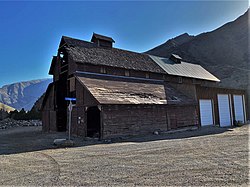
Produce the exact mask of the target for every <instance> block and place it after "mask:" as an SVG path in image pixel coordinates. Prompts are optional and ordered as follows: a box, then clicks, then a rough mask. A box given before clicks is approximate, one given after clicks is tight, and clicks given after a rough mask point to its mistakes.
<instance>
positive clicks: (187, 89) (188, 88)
mask: <svg viewBox="0 0 250 187" xmlns="http://www.w3.org/2000/svg"><path fill="white" fill-rule="evenodd" d="M169 84H170V85H171V86H172V87H173V88H175V89H176V90H178V91H180V92H182V93H183V94H185V95H187V96H189V97H190V98H192V99H194V100H195V101H196V100H197V96H196V85H195V84H183V83H182V84H178V83H169Z"/></svg>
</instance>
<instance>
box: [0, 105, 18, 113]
mask: <svg viewBox="0 0 250 187" xmlns="http://www.w3.org/2000/svg"><path fill="white" fill-rule="evenodd" d="M0 110H3V111H6V112H10V111H14V110H15V109H14V108H12V107H10V106H8V105H5V104H3V103H0Z"/></svg>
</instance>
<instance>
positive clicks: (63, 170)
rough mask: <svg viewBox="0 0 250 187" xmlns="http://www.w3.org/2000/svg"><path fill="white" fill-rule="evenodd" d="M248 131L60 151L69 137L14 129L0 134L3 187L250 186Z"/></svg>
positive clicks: (79, 145)
mask: <svg viewBox="0 0 250 187" xmlns="http://www.w3.org/2000/svg"><path fill="white" fill-rule="evenodd" d="M248 132H249V125H245V126H243V127H238V128H232V129H224V128H223V129H222V128H215V127H210V128H202V129H201V130H197V131H191V132H181V133H176V134H165V135H158V136H156V135H152V136H146V137H135V138H131V139H127V140H126V141H123V142H117V143H111V144H104V143H101V142H97V141H83V140H82V139H80V138H75V139H74V140H75V142H76V147H73V148H55V147H53V145H52V142H53V139H54V138H62V137H65V134H64V133H54V134H43V133H41V127H19V128H16V129H9V130H5V131H0V185H14V186H16V185H18V186H20V185H22V186H23V185H29V186H34V185H36V186H38V185H39V186H40V185H46V186H51V185H57V186H62V185H70V186H73V185H74V186H79V185H85V186H108V185H113V186H114V185H115V186H132V185H140V186H156V185H161V186H162V185H163V186H248V181H249V166H248V162H249V157H248V155H249V147H248V141H249V140H248ZM92 144H93V145H92Z"/></svg>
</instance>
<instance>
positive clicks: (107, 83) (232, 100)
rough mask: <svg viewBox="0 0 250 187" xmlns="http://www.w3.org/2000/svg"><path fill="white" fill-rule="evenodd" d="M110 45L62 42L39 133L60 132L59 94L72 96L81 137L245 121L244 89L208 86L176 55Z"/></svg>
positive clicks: (211, 80)
mask: <svg viewBox="0 0 250 187" xmlns="http://www.w3.org/2000/svg"><path fill="white" fill-rule="evenodd" d="M114 42H115V41H114V40H113V39H112V38H110V37H106V36H102V35H98V34H95V33H94V34H93V36H92V39H91V42H87V41H83V40H78V39H73V38H70V37H66V36H63V37H62V39H61V42H60V45H59V48H58V54H57V56H54V57H53V59H52V63H51V67H50V70H49V74H50V75H53V82H52V83H51V84H50V85H49V86H48V89H47V91H46V94H45V97H44V100H43V104H42V121H43V130H44V131H47V132H48V131H66V130H67V128H68V127H67V120H68V119H67V106H68V103H67V101H65V97H75V98H76V103H75V107H74V108H73V111H72V129H71V130H72V133H73V134H75V135H78V136H84V137H98V138H101V139H106V138H112V137H117V136H126V135H139V134H147V133H153V132H154V131H168V130H171V129H178V128H183V127H189V126H190V127H191V126H198V127H199V126H203V125H215V124H221V126H224V125H225V124H227V125H232V124H233V121H234V120H242V121H243V122H244V121H245V120H246V112H245V103H246V102H245V91H244V90H230V89H221V88H216V84H217V82H219V80H218V79H217V78H216V77H215V76H213V75H212V74H211V73H209V72H208V71H206V70H205V69H204V68H202V67H201V66H199V65H194V64H191V63H186V62H184V61H183V60H182V59H181V57H179V56H178V55H174V54H173V55H172V56H171V57H170V58H168V59H166V58H161V57H156V56H150V55H147V54H143V53H136V52H132V51H126V50H122V49H117V48H114V47H113V43H114ZM225 95H227V96H228V107H229V112H230V122H231V123H230V124H228V123H226V121H223V120H222V121H221V118H220V116H221V115H222V113H223V112H221V111H224V108H223V107H225V106H227V105H226V103H225V102H226V101H224V100H225V98H224V96H225ZM223 102H224V104H225V106H224V105H223V106H222V105H221V103H223ZM236 102H237V103H236ZM236 108H237V109H236ZM225 110H226V109H225ZM206 111H208V112H206ZM208 113H209V115H208ZM210 113H211V116H210ZM219 114H220V116H219ZM210 118H212V120H211V119H210ZM223 119H224V118H223Z"/></svg>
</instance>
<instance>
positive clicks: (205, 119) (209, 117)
mask: <svg viewBox="0 0 250 187" xmlns="http://www.w3.org/2000/svg"><path fill="white" fill-rule="evenodd" d="M199 103H200V118H201V126H206V125H213V108H212V100H210V99H200V100H199Z"/></svg>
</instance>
